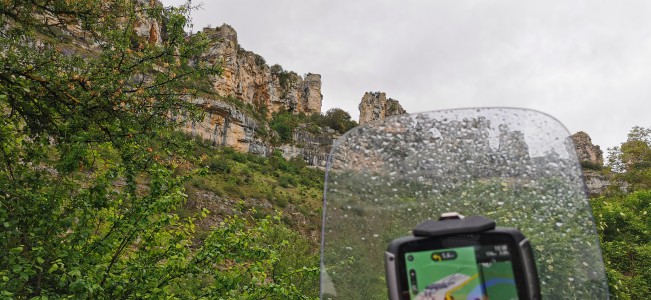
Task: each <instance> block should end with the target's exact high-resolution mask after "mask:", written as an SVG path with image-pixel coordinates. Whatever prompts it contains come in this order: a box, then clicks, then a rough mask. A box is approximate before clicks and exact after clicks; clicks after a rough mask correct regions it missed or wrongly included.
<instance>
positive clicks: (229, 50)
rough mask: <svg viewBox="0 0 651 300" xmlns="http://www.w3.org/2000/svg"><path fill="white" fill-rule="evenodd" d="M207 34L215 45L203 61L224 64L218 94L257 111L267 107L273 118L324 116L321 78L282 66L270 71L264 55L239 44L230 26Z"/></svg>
mask: <svg viewBox="0 0 651 300" xmlns="http://www.w3.org/2000/svg"><path fill="white" fill-rule="evenodd" d="M203 33H204V34H206V36H208V38H209V39H210V41H211V46H210V49H209V50H208V53H206V54H205V56H204V57H203V59H205V60H208V61H211V62H214V63H220V64H221V66H222V68H223V70H224V71H223V74H222V75H221V76H219V77H217V78H214V81H213V88H214V90H215V91H216V92H217V94H219V95H220V96H224V97H225V96H233V97H235V98H237V99H239V100H241V101H243V102H244V103H250V104H252V105H254V106H255V107H257V108H259V107H262V106H264V107H266V108H267V111H268V112H269V114H271V113H274V112H278V111H287V110H289V111H293V112H296V113H301V112H302V113H306V114H310V113H320V112H321V102H322V100H323V96H322V95H321V75H318V74H311V73H308V74H306V75H305V76H299V75H298V74H296V73H295V72H291V71H285V70H283V69H282V67H280V66H279V65H274V66H271V67H270V66H269V65H267V64H266V62H265V60H264V58H262V57H261V56H260V55H258V54H255V53H253V52H250V51H246V50H244V49H243V48H242V47H241V46H240V45H239V44H238V41H237V32H235V30H234V29H233V27H231V26H229V25H226V24H224V25H222V26H220V27H217V28H204V29H203Z"/></svg>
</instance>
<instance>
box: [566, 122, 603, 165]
mask: <svg viewBox="0 0 651 300" xmlns="http://www.w3.org/2000/svg"><path fill="white" fill-rule="evenodd" d="M572 142H574V147H575V148H576V155H577V157H578V158H579V161H580V162H581V163H586V164H592V165H595V166H603V164H604V157H603V151H601V149H600V148H599V146H598V145H594V144H592V139H591V138H590V136H589V135H588V134H587V133H585V132H583V131H579V132H577V133H575V134H573V135H572Z"/></svg>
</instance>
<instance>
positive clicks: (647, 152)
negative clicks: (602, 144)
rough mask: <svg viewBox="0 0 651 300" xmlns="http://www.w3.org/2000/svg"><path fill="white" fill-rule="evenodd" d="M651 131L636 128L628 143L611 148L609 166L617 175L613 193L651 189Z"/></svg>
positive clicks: (632, 131) (614, 175)
mask: <svg viewBox="0 0 651 300" xmlns="http://www.w3.org/2000/svg"><path fill="white" fill-rule="evenodd" d="M650 143H651V129H645V128H642V127H634V128H633V129H632V130H631V132H630V133H629V134H628V141H626V142H625V143H622V144H621V146H619V147H614V148H610V149H608V150H609V157H608V165H609V167H610V168H611V170H613V171H614V172H615V173H614V174H613V179H614V184H613V185H612V191H611V192H614V193H617V192H618V191H619V190H621V189H622V188H625V189H626V190H627V191H629V192H632V191H637V190H645V189H651V144H650Z"/></svg>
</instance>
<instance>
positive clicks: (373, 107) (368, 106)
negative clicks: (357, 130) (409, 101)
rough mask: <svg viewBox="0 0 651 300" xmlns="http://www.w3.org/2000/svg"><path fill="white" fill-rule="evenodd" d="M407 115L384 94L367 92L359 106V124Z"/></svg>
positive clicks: (398, 104) (394, 101) (396, 102)
mask: <svg viewBox="0 0 651 300" xmlns="http://www.w3.org/2000/svg"><path fill="white" fill-rule="evenodd" d="M404 113H407V112H406V111H405V110H404V109H403V108H402V106H401V105H400V103H399V102H398V100H394V99H391V98H387V95H386V94H385V93H381V92H367V93H366V94H364V97H362V102H361V103H360V104H359V124H360V125H361V124H364V123H368V122H371V121H375V120H380V119H384V118H386V117H389V116H395V115H401V114H404Z"/></svg>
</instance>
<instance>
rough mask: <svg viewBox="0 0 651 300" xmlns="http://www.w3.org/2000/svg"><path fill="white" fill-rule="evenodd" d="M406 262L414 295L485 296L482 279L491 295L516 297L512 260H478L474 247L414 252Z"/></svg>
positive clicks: (492, 297)
mask: <svg viewBox="0 0 651 300" xmlns="http://www.w3.org/2000/svg"><path fill="white" fill-rule="evenodd" d="M405 263H406V267H407V278H408V282H409V287H410V294H411V297H412V299H447V298H446V297H453V298H454V299H471V300H474V299H483V298H484V295H482V294H483V291H482V280H483V281H484V286H485V287H486V292H487V294H488V296H489V297H490V299H517V290H516V287H515V283H514V280H513V271H512V266H511V262H510V261H503V262H492V263H477V259H476V253H475V248H474V247H463V248H454V249H446V250H436V251H419V252H411V253H407V254H405ZM414 279H415V280H414ZM416 288H417V290H416Z"/></svg>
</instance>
